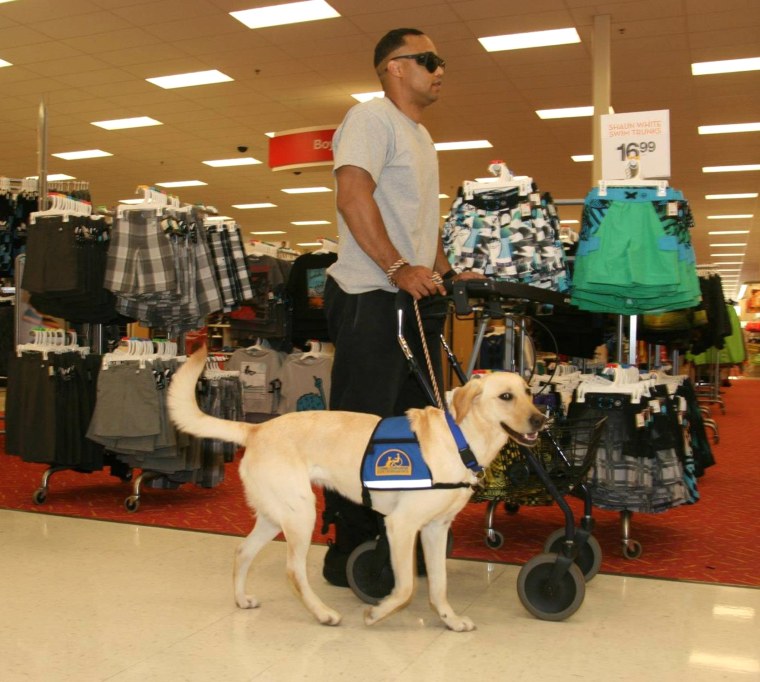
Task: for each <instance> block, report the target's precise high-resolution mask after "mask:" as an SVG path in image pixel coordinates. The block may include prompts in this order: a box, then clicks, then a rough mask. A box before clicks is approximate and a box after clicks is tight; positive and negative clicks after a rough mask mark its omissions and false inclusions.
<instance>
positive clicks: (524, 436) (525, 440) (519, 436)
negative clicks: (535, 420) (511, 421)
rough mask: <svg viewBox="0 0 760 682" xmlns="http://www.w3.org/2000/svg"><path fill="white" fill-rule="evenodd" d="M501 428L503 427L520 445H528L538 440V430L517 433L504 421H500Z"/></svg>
mask: <svg viewBox="0 0 760 682" xmlns="http://www.w3.org/2000/svg"><path fill="white" fill-rule="evenodd" d="M501 428H503V429H504V430H505V431H506V432H507V433H508V434H509V436H510V438H512V439H513V440H516V441H517V442H518V443H520V445H527V446H529V447H531V446H533V445H535V444H536V441H537V440H538V431H533V432H531V433H518V432H517V431H515V430H514V429H510V428H509V427H508V426H507V425H506V424H505V423H504V422H501Z"/></svg>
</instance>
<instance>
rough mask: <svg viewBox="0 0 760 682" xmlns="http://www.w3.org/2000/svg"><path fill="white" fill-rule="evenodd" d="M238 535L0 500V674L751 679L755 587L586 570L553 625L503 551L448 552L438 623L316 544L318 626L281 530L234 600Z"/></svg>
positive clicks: (423, 603) (422, 599) (221, 679)
mask: <svg viewBox="0 0 760 682" xmlns="http://www.w3.org/2000/svg"><path fill="white" fill-rule="evenodd" d="M238 541H239V539H238V538H235V537H229V536H224V535H212V534H204V533H197V532H189V531H176V530H166V529H161V528H151V527H145V526H135V525H128V524H117V523H108V522H103V521H91V520H82V519H71V518H65V517H57V516H50V515H44V514H38V513H28V512H12V511H0V576H1V578H0V680H2V681H3V682H16V681H17V680H32V681H35V682H36V681H40V682H43V681H44V682H63V681H69V680H70V681H76V682H89V681H99V680H113V681H114V682H132V681H136V680H140V681H142V682H150V681H161V682H163V681H167V682H168V681H171V682H176V681H180V680H192V681H196V680H197V681H204V682H205V681H213V682H227V681H230V682H233V681H235V682H237V681H244V680H256V681H267V682H290V681H291V680H325V681H327V680H330V681H333V680H362V681H367V682H375V681H378V682H380V681H396V680H399V681H409V682H412V681H414V682H425V681H427V680H436V681H443V682H445V681H447V680H457V681H461V680H480V679H486V680H509V681H510V682H533V681H538V680H540V681H542V682H550V681H553V680H563V681H565V680H568V679H570V680H572V679H583V680H586V681H589V682H597V681H599V682H601V681H605V682H606V681H612V680H637V681H643V680H647V681H656V682H666V681H669V680H678V681H681V680H688V681H689V682H702V681H704V682H713V681H715V680H728V681H734V680H736V681H739V680H742V681H748V680H757V679H760V590H758V589H747V588H737V587H724V586H719V585H708V584H693V583H692V584H689V583H679V582H666V581H660V580H647V579H639V578H625V577H618V576H608V575H599V576H597V577H596V578H595V579H594V580H593V582H591V583H589V585H588V588H587V591H586V597H585V600H584V603H583V606H582V607H581V608H580V610H579V611H578V612H577V613H576V614H574V615H573V616H572V617H571V618H569V619H568V620H566V621H564V622H560V623H554V622H547V621H541V620H537V619H536V618H534V617H532V616H531V615H530V614H528V612H527V611H525V610H524V608H523V607H522V606H521V604H520V602H519V600H518V597H517V592H516V588H515V584H516V577H517V572H518V568H517V567H514V566H505V565H501V564H488V563H478V562H468V561H454V560H450V561H449V564H448V566H449V583H450V599H451V602H452V604H453V605H454V607H455V608H457V609H458V610H459V611H461V612H462V613H465V614H467V615H468V616H470V617H471V618H472V619H473V620H474V621H475V622H476V623H477V625H478V629H477V630H475V631H474V632H471V633H454V632H449V631H447V630H446V629H445V628H444V627H443V626H442V625H441V623H440V622H439V621H438V619H437V617H436V616H435V615H434V614H433V613H432V611H431V610H430V608H429V607H428V604H427V599H426V596H425V593H424V590H425V587H426V586H425V581H424V580H420V584H419V586H418V587H419V589H418V592H417V594H416V596H415V598H414V599H413V601H412V603H411V604H410V605H409V607H408V608H407V609H406V610H404V611H402V612H400V613H397V614H395V615H394V616H392V617H390V618H389V619H387V620H385V621H383V622H381V623H379V624H377V625H375V626H372V627H367V626H365V625H364V623H363V621H362V612H363V610H364V608H365V607H366V605H365V604H363V603H362V602H361V601H359V600H358V599H357V598H356V597H355V596H354V595H353V594H352V593H351V592H350V591H349V590H347V589H341V588H337V587H333V586H331V585H328V584H327V583H325V582H324V581H323V580H322V578H321V575H320V567H321V556H322V553H323V552H324V548H323V547H314V548H313V551H312V553H311V555H310V562H309V563H310V567H311V577H312V580H313V583H314V585H315V586H316V589H317V591H318V592H319V594H320V596H322V598H323V599H324V600H325V601H326V602H327V603H328V604H330V605H331V606H333V607H334V608H337V609H338V610H339V611H340V612H341V613H342V614H343V623H342V624H341V625H340V626H338V627H326V626H322V625H319V624H317V623H316V621H314V620H313V619H312V618H311V616H310V615H309V614H308V613H307V612H306V611H305V610H304V609H303V608H302V607H301V605H300V602H299V601H298V600H297V598H296V597H295V595H294V593H293V591H292V590H291V588H290V586H289V585H288V583H287V581H286V579H285V576H284V571H283V568H284V557H285V551H284V545H283V544H282V543H279V542H275V543H272V544H271V545H270V546H269V547H268V548H267V549H265V550H264V552H263V553H262V555H261V556H260V557H259V560H258V562H257V564H254V571H252V575H251V577H250V584H251V585H253V584H254V583H255V588H253V589H252V591H253V592H255V593H256V594H257V596H259V597H260V599H261V600H262V602H263V603H262V606H261V608H259V609H256V610H248V611H243V610H240V609H237V608H236V607H235V605H234V602H233V598H232V585H231V566H232V556H233V552H234V548H235V546H236V545H237V543H238ZM256 569H258V570H256Z"/></svg>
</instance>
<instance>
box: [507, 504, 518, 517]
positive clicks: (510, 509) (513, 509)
mask: <svg viewBox="0 0 760 682" xmlns="http://www.w3.org/2000/svg"><path fill="white" fill-rule="evenodd" d="M504 511H505V512H507V514H509V515H510V516H514V515H515V514H517V512H519V511H520V505H519V504H515V503H514V502H505V503H504Z"/></svg>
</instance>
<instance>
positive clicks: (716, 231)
mask: <svg viewBox="0 0 760 682" xmlns="http://www.w3.org/2000/svg"><path fill="white" fill-rule="evenodd" d="M707 234H749V230H713V231H712V232H708V233H707Z"/></svg>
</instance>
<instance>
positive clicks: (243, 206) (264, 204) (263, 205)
mask: <svg viewBox="0 0 760 682" xmlns="http://www.w3.org/2000/svg"><path fill="white" fill-rule="evenodd" d="M232 208H239V209H249V208H277V204H272V203H270V202H268V201H265V202H262V203H260V204H232Z"/></svg>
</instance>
